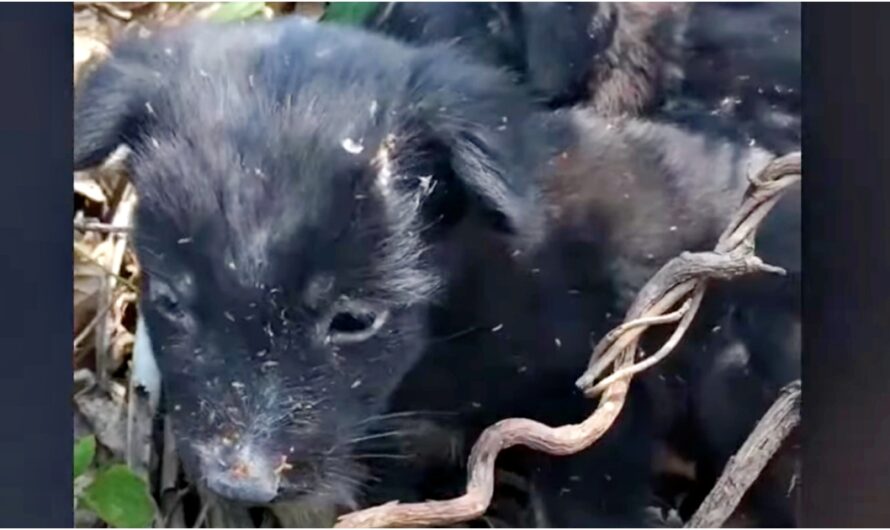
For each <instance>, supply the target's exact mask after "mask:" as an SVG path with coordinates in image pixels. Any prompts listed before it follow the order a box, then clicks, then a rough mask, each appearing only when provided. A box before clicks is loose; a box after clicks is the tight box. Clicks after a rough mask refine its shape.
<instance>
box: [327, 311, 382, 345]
mask: <svg viewBox="0 0 890 530" xmlns="http://www.w3.org/2000/svg"><path fill="white" fill-rule="evenodd" d="M388 318H389V313H388V312H387V311H386V310H382V309H374V308H371V307H369V306H367V305H365V304H362V303H359V302H355V301H350V302H346V303H343V304H340V305H339V307H338V308H337V311H336V312H335V313H334V316H333V317H332V318H331V320H330V323H329V324H328V330H327V337H328V340H329V341H330V342H332V343H334V344H353V343H356V342H362V341H365V340H368V339H369V338H371V337H373V336H374V334H376V333H377V331H379V330H380V328H381V327H383V325H384V324H385V323H386V320H387V319H388Z"/></svg>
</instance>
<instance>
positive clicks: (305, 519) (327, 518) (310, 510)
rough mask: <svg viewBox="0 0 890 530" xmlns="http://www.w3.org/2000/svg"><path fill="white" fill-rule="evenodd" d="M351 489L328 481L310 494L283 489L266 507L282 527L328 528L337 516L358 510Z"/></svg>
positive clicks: (339, 482) (352, 488) (354, 492)
mask: <svg viewBox="0 0 890 530" xmlns="http://www.w3.org/2000/svg"><path fill="white" fill-rule="evenodd" d="M356 494H357V492H356V491H355V488H354V487H353V486H351V485H349V484H346V483H343V482H341V481H332V482H330V483H327V484H325V485H324V487H323V488H321V489H319V490H317V491H314V492H312V493H303V494H300V493H296V494H293V495H288V494H287V492H284V494H283V495H282V496H281V497H280V498H279V499H276V500H275V502H273V503H272V504H271V505H270V506H269V508H270V509H271V510H272V512H273V513H274V514H275V516H276V517H277V518H278V521H279V523H281V526H282V528H330V527H332V526H334V523H335V522H336V521H337V517H338V516H339V515H341V514H343V513H347V512H351V511H354V510H356V509H358V502H357V501H356Z"/></svg>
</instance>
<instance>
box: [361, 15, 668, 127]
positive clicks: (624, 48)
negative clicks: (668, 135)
mask: <svg viewBox="0 0 890 530" xmlns="http://www.w3.org/2000/svg"><path fill="white" fill-rule="evenodd" d="M684 17H685V8H682V7H681V8H677V6H673V5H670V4H665V5H663V6H662V5H658V4H648V5H636V4H622V3H613V2H559V3H557V2H530V3H510V2H480V3H464V2H453V3H436V2H430V3H419V2H404V3H403V2H393V3H383V4H381V5H380V7H378V8H377V11H376V12H375V13H374V14H373V15H372V16H371V17H369V18H368V20H367V21H366V22H365V25H366V26H367V27H369V28H372V29H374V30H376V31H380V32H382V33H385V34H387V35H391V36H394V37H396V38H399V39H401V40H404V41H406V42H410V43H414V44H431V43H439V42H446V43H449V44H451V45H453V46H454V47H455V48H457V49H460V50H461V51H462V52H463V53H465V54H467V55H468V56H470V57H472V58H474V59H475V60H478V61H480V62H484V63H486V64H490V65H492V66H496V67H498V68H503V69H505V70H507V71H509V72H511V74H512V75H513V77H514V80H515V81H516V82H518V83H522V84H523V85H525V86H527V87H528V88H529V90H530V91H531V92H532V93H533V94H534V95H535V96H536V97H537V98H538V99H539V100H540V101H542V102H545V103H546V104H548V105H549V106H551V107H561V106H565V105H574V104H577V103H580V102H585V101H586V102H588V103H589V105H590V106H592V107H593V108H595V109H596V110H597V111H598V112H599V113H601V114H608V115H620V114H637V113H640V112H643V111H647V110H651V109H652V108H653V107H654V106H655V105H656V104H657V103H658V97H659V93H660V92H661V91H662V90H663V89H664V88H666V86H667V85H668V84H670V83H672V82H673V81H675V79H674V78H675V76H676V72H675V71H674V70H675V68H676V65H675V64H674V61H675V60H676V59H677V57H674V56H675V55H676V54H677V53H678V52H679V51H680V48H679V41H678V40H677V37H679V35H680V33H681V30H682V21H683V19H684Z"/></svg>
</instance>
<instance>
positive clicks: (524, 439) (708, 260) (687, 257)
mask: <svg viewBox="0 0 890 530" xmlns="http://www.w3.org/2000/svg"><path fill="white" fill-rule="evenodd" d="M798 180H800V154H799V153H794V154H791V155H788V156H785V157H782V158H778V159H775V160H773V161H772V162H771V163H770V164H768V165H767V167H766V168H764V169H763V170H762V171H761V173H760V174H759V175H758V176H757V177H755V179H753V180H752V188H751V189H749V190H748V192H747V193H746V195H745V199H744V201H743V203H742V205H741V207H740V208H739V211H738V213H737V214H736V216H735V217H734V218H733V219H732V221H731V222H730V225H729V228H727V229H726V230H725V231H724V233H723V235H721V237H720V239H719V240H718V243H717V246H716V248H715V251H714V252H711V253H696V254H692V253H688V252H684V253H683V254H681V255H680V257H678V258H675V259H674V260H671V261H670V262H669V263H668V264H667V265H665V266H664V267H663V268H662V269H661V270H660V271H659V272H658V273H656V274H655V276H653V277H652V279H650V280H649V282H647V283H646V285H645V286H643V288H642V289H641V290H640V292H639V293H638V295H637V298H636V300H635V301H634V303H633V304H632V305H631V307H630V309H629V310H628V312H627V316H626V317H625V322H629V323H633V322H634V321H636V320H639V319H653V318H654V319H658V318H659V317H662V316H664V315H665V313H666V312H668V311H670V310H671V308H674V307H676V306H677V304H681V303H682V304H684V305H685V304H686V303H689V306H688V309H687V310H686V311H685V313H684V314H683V317H682V319H681V320H680V324H679V325H678V328H679V329H678V330H677V331H676V332H675V333H674V335H673V336H672V337H671V338H670V339H669V341H668V343H667V344H665V346H664V347H663V348H661V349H660V350H659V352H658V353H657V354H656V355H655V356H653V358H654V360H652V361H649V362H648V363H647V364H646V365H645V367H646V368H648V367H649V366H651V365H653V364H655V362H658V361H659V360H661V359H663V358H664V357H665V356H667V355H668V354H669V353H670V351H671V350H672V349H673V348H674V347H675V346H676V344H677V343H678V342H679V340H680V338H682V335H683V333H684V332H685V329H686V326H688V322H689V321H690V320H691V319H692V318H693V317H694V316H695V313H696V309H697V307H698V306H697V302H696V300H697V299H699V298H700V296H701V295H703V293H704V288H705V285H706V282H707V281H708V279H710V278H725V279H730V278H734V277H736V276H739V275H743V274H749V273H752V272H759V271H762V272H773V273H781V272H784V271H782V270H781V269H778V268H776V267H771V266H768V265H765V264H764V263H763V262H762V261H761V260H759V259H758V258H757V257H756V256H754V254H753V252H754V233H755V231H756V228H757V227H758V226H759V223H760V222H761V221H762V220H763V218H764V217H765V216H766V214H767V213H768V212H769V210H770V209H771V208H772V206H773V205H775V203H776V202H777V201H778V199H779V196H780V195H781V194H782V192H784V191H785V190H786V189H787V188H788V187H789V186H790V185H791V184H794V183H795V182H797V181H798ZM655 322H659V320H656V321H655ZM684 323H685V325H684ZM650 324H651V322H650ZM647 327H648V326H643V325H639V326H628V325H627V324H625V325H624V328H622V331H621V332H615V333H610V334H608V335H606V337H604V339H603V341H604V342H606V343H607V344H608V345H607V346H602V347H601V346H599V345H598V346H597V347H596V348H595V349H594V355H592V356H591V361H590V364H589V367H588V369H587V371H586V372H585V374H584V375H582V377H581V378H579V380H578V381H577V383H576V385H577V386H578V387H579V388H580V389H582V390H583V391H585V393H588V394H590V393H592V392H593V389H595V388H598V387H597V386H596V381H597V379H598V378H599V377H600V376H601V375H602V373H603V371H604V370H605V369H607V368H608V367H609V365H612V366H613V367H614V369H615V371H616V372H615V373H617V374H620V376H619V377H617V378H614V377H613V378H612V381H611V382H610V383H609V384H608V386H605V387H603V391H602V395H601V398H600V402H599V405H598V406H597V408H596V409H595V410H594V412H593V414H591V415H590V417H588V418H587V419H586V420H584V421H583V422H581V423H579V424H575V425H564V426H562V427H556V428H552V427H548V426H546V425H544V424H541V423H538V422H536V421H532V420H528V419H522V418H510V419H506V420H502V421H499V422H497V423H495V424H494V425H493V426H491V427H489V428H488V429H486V430H485V431H483V433H482V435H481V436H480V437H479V439H478V440H477V441H476V444H475V445H474V446H473V449H472V451H471V453H470V459H469V463H468V474H469V480H468V482H467V489H466V493H465V494H464V495H462V496H460V497H457V498H454V499H450V500H444V501H428V502H420V503H409V504H400V503H399V502H398V501H392V502H389V503H386V504H382V505H379V506H375V507H372V508H368V509H365V510H361V511H358V512H353V513H350V514H346V515H344V516H342V517H341V518H340V519H339V521H338V523H337V525H336V526H337V527H350V528H357V527H365V528H367V527H418V526H446V525H449V524H454V523H456V522H461V521H468V520H471V519H475V518H477V517H479V516H481V515H482V514H484V513H485V511H486V510H487V509H488V506H489V504H490V503H491V499H492V496H493V493H494V462H495V459H496V458H497V455H498V453H499V452H500V451H502V450H504V449H507V448H509V447H513V446H515V445H524V446H527V447H529V448H531V449H535V450H538V451H542V452H545V453H548V454H551V455H569V454H574V453H577V452H579V451H582V450H584V449H585V448H587V447H589V446H590V445H592V444H593V443H594V442H596V440H598V439H599V438H600V437H601V436H602V435H603V434H604V433H605V432H606V431H607V430H608V429H609V427H611V425H612V423H613V422H614V421H615V419H616V418H617V417H618V414H619V413H620V412H621V409H622V407H623V406H624V402H625V399H626V397H627V391H628V388H629V386H630V381H631V378H632V375H633V374H634V373H636V371H634V370H633V359H634V352H635V350H636V347H637V342H638V341H639V339H640V337H641V335H642V334H643V332H644V331H645V330H646V328H647ZM598 352H602V357H608V358H610V359H613V361H612V362H607V363H603V362H601V358H602V357H600V356H598V355H596V353H598ZM644 362H645V361H644ZM622 370H624V372H622Z"/></svg>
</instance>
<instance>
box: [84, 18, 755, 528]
mask: <svg viewBox="0 0 890 530" xmlns="http://www.w3.org/2000/svg"><path fill="white" fill-rule="evenodd" d="M75 137H76V141H75V153H74V159H75V167H77V168H83V167H87V166H89V165H92V164H96V163H98V162H99V161H101V160H102V159H103V158H104V157H105V156H106V155H107V154H108V153H109V152H110V151H111V150H112V149H114V148H115V147H116V146H117V145H119V144H120V143H125V144H127V145H129V146H130V147H131V149H132V150H133V155H132V158H131V160H130V165H131V173H132V176H133V180H134V183H135V185H136V188H137V191H138V194H139V205H138V209H137V214H136V223H137V226H136V233H135V242H136V246H137V253H138V255H139V259H140V262H141V264H142V266H143V268H144V273H145V278H144V292H143V302H142V310H143V312H144V314H145V318H146V322H147V324H148V329H149V333H150V335H151V338H152V343H153V344H154V346H155V348H156V350H157V354H158V357H159V359H158V360H159V365H160V368H161V371H162V373H163V378H164V391H165V399H166V401H167V403H168V406H169V407H170V409H171V411H172V414H173V418H174V421H175V422H176V431H177V436H178V442H179V444H180V445H179V447H180V452H181V454H182V455H183V458H184V460H185V463H186V466H187V468H188V470H189V471H190V473H191V474H192V476H193V477H195V478H199V479H201V480H203V481H206V484H207V485H208V486H209V487H210V488H211V489H212V490H214V491H216V492H217V493H219V494H221V495H223V496H225V497H228V498H231V499H234V500H241V501H246V502H252V503H268V502H273V501H286V500H292V499H297V498H299V499H301V500H304V501H306V502H308V503H310V504H329V505H340V506H345V507H349V506H353V505H355V504H357V503H358V502H360V501H361V498H360V497H361V495H360V493H361V492H362V489H363V486H365V485H366V480H367V479H370V478H373V477H370V476H369V475H370V474H375V475H376V474H378V473H377V471H376V470H375V469H374V466H373V464H375V463H377V462H378V461H379V460H381V459H384V458H387V457H396V456H400V455H399V454H393V453H392V448H389V449H388V450H387V451H388V452H383V451H380V450H379V449H377V448H378V447H379V444H377V442H378V441H379V440H380V439H381V438H382V437H385V436H387V435H395V434H396V433H395V432H392V431H391V430H389V431H387V430H384V432H382V433H380V432H375V430H379V429H386V428H387V427H386V421H387V420H388V419H391V418H394V417H408V416H409V415H410V413H411V412H413V411H417V410H424V409H431V410H438V411H445V412H449V413H452V414H456V416H457V418H458V419H457V421H456V428H457V430H458V431H460V432H464V433H467V436H466V439H468V440H472V439H473V438H474V435H475V433H476V432H478V430H480V429H481V428H483V427H484V426H487V425H488V424H490V423H491V422H492V421H495V420H497V419H500V418H503V417H506V416H514V415H525V416H530V417H533V418H537V419H540V420H542V421H546V422H548V423H559V422H565V421H577V420H578V419H581V418H582V417H583V416H584V415H585V414H586V413H587V412H589V410H590V409H591V407H592V404H591V403H590V402H589V401H587V400H584V399H582V398H581V396H580V395H578V394H577V393H575V392H574V391H573V386H572V383H573V381H574V379H575V378H576V377H577V375H578V374H579V373H580V372H581V371H582V370H583V367H584V365H585V364H586V361H587V356H588V355H589V352H590V344H589V342H590V340H591V334H593V338H596V337H597V336H599V335H601V333H602V332H603V331H604V330H605V329H607V328H608V327H609V326H611V325H613V324H614V323H616V322H617V320H618V319H620V311H621V308H622V307H623V306H624V303H625V301H626V300H627V299H628V298H629V296H630V293H631V292H632V291H633V290H634V289H636V288H638V286H639V284H640V283H641V281H643V280H644V279H645V278H646V277H647V275H648V274H649V273H650V272H654V269H655V268H657V267H658V266H659V264H660V263H663V262H664V261H666V260H667V259H669V258H670V257H673V255H675V254H676V253H677V252H679V251H680V250H683V249H695V248H705V247H706V246H707V245H709V244H712V239H713V238H714V237H716V234H717V233H719V231H720V229H722V227H723V226H724V224H725V221H726V218H727V215H728V214H729V213H730V212H731V211H732V209H733V208H734V207H735V205H736V204H737V203H738V200H739V197H740V194H741V192H742V190H743V189H744V186H745V185H746V180H745V178H744V177H745V175H747V174H748V172H749V171H753V170H755V169H756V168H757V167H759V165H762V164H763V163H764V162H765V160H766V158H767V157H768V155H767V154H766V153H764V152H761V151H757V150H752V149H749V148H748V147H747V146H744V145H742V146H740V145H733V144H728V143H726V142H723V141H719V140H712V139H709V138H706V137H704V136H696V135H689V134H687V133H685V132H683V131H681V130H679V129H676V128H672V127H668V126H659V125H654V124H647V123H642V122H637V121H632V120H621V121H616V122H608V121H604V120H602V119H599V118H597V117H595V116H592V115H585V114H584V113H578V112H573V113H566V114H556V115H553V116H548V115H546V114H540V113H538V112H536V110H535V108H534V107H533V106H532V104H531V103H530V99H529V98H528V97H527V96H526V95H525V94H524V93H523V92H522V90H521V89H520V88H517V87H516V86H515V84H514V83H512V82H511V80H509V79H508V78H506V77H505V76H503V75H501V74H499V73H498V72H496V71H493V70H489V69H487V68H484V67H481V66H474V65H472V64H470V63H467V62H464V61H463V60H461V59H459V58H458V57H456V56H455V55H454V54H453V53H452V52H451V51H449V50H447V49H444V48H437V47H433V48H423V49H410V48H407V47H405V46H402V45H400V44H397V43H395V42H392V41H389V40H386V39H384V38H381V37H376V36H373V35H369V34H365V33H362V32H360V31H355V30H346V29H337V28H332V27H322V26H317V25H315V24H311V23H308V22H305V21H302V20H300V19H291V20H284V21H279V22H275V23H265V24H256V25H245V26H227V27H194V28H189V29H183V30H177V31H173V32H170V33H164V34H159V35H157V36H155V37H152V38H150V39H136V40H132V41H128V42H123V43H121V44H120V45H118V46H117V47H116V48H115V50H114V53H113V58H112V59H111V60H110V61H109V62H107V63H105V64H104V65H102V66H101V67H99V68H98V69H97V70H96V71H95V72H94V73H93V74H92V75H91V76H90V77H89V78H87V79H86V80H85V84H84V85H83V86H82V87H81V89H80V92H79V93H78V96H77V101H76V113H75ZM542 242H543V245H542V244H541V243H542ZM635 394H636V393H635ZM650 409H651V404H650V403H648V402H647V398H646V396H645V394H644V393H643V394H641V396H640V399H639V400H636V398H635V400H634V401H633V402H632V403H629V404H628V406H627V410H626V411H625V412H624V413H623V414H622V420H621V422H620V423H619V425H617V426H616V429H615V430H614V433H612V432H610V434H609V438H608V439H605V440H603V443H602V444H597V446H595V447H594V448H592V449H591V450H589V451H586V452H584V453H582V454H581V455H577V456H575V457H572V458H569V459H561V460H559V459H543V460H541V459H540V457H539V456H538V455H532V457H531V460H532V464H530V465H529V464H527V463H525V462H524V461H525V459H524V458H519V459H518V460H520V461H523V463H522V466H521V468H522V470H523V471H524V472H526V473H527V474H529V475H531V477H532V480H533V481H534V483H536V484H540V485H541V487H540V489H541V490H542V492H543V493H542V497H543V501H544V504H545V511H546V514H547V516H548V517H549V518H550V519H551V520H553V522H554V524H559V525H572V524H583V523H584V522H587V523H589V524H608V525H612V526H614V525H639V524H642V519H641V517H642V512H643V510H642V508H643V507H644V504H645V500H646V499H645V496H646V493H647V488H648V479H649V462H648V455H649V448H648V443H649V440H650V439H651V436H652V434H651V432H650V431H651V427H652V423H651V421H649V412H650ZM400 413H404V414H401V415H400V416H399V414H400ZM368 442H371V447H374V448H373V449H368V445H367V444H368ZM421 482H423V479H421ZM569 483H571V484H569ZM565 490H568V491H565ZM366 498H373V495H370V494H369V495H368V496H367V497H366ZM590 498H597V499H599V502H598V503H595V504H593V505H591V504H590V502H589V499H590Z"/></svg>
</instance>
